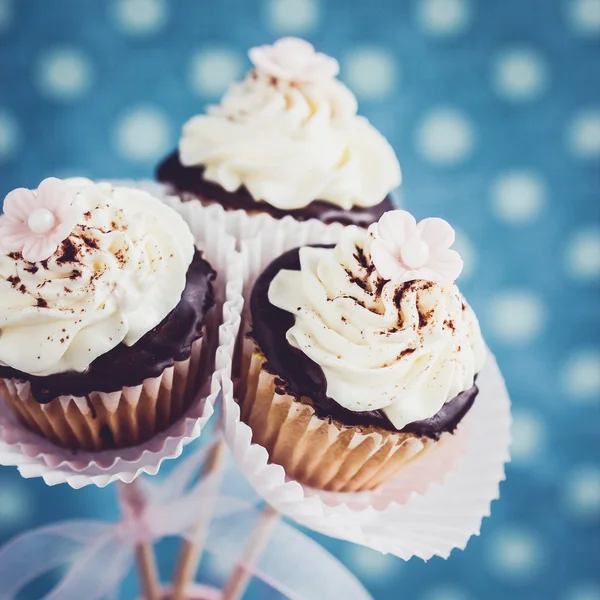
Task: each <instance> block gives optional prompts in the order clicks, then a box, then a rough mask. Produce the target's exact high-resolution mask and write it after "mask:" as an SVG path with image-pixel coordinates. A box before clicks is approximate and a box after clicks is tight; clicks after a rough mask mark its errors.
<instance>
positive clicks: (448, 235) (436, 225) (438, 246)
mask: <svg viewBox="0 0 600 600" xmlns="http://www.w3.org/2000/svg"><path fill="white" fill-rule="evenodd" d="M417 229H418V231H419V233H420V234H421V238H422V239H423V241H424V242H426V244H427V245H428V246H429V248H430V250H431V252H432V253H433V252H435V251H436V250H445V249H446V248H450V246H452V244H453V243H454V237H455V234H454V229H452V226H451V225H450V223H448V222H447V221H444V219H439V218H437V217H432V218H430V219H423V220H422V221H419V224H418V225H417Z"/></svg>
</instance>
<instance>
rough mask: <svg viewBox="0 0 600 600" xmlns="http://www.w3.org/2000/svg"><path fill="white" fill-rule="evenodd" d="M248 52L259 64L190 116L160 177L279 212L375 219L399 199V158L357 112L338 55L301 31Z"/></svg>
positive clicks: (233, 204) (213, 199)
mask: <svg viewBox="0 0 600 600" xmlns="http://www.w3.org/2000/svg"><path fill="white" fill-rule="evenodd" d="M249 55H250V59H251V61H252V62H253V64H254V69H253V70H252V71H250V73H249V74H248V75H247V76H246V78H245V79H244V80H243V81H242V82H240V83H235V84H234V85H232V86H231V88H230V90H229V91H228V92H227V93H226V94H225V96H224V97H223V99H222V100H221V104H220V105H218V106H212V107H210V108H209V109H208V112H207V114H204V115H199V116H195V117H193V118H192V119H191V120H190V121H188V122H187V123H186V124H185V125H184V127H183V134H182V136H181V139H180V141H179V150H178V151H175V152H174V153H173V154H172V155H171V156H169V157H168V158H167V159H166V160H165V161H164V162H163V163H162V164H161V165H160V166H159V167H158V170H157V178H158V180H159V181H161V182H164V183H167V184H169V185H170V186H171V187H172V188H174V190H175V191H176V192H177V193H179V194H181V195H182V196H184V197H185V198H196V199H199V200H200V201H201V202H202V203H203V204H205V205H208V204H215V203H216V204H220V205H221V206H223V208H224V209H226V210H236V209H241V210H244V211H246V212H247V213H249V214H251V215H254V214H260V213H268V214H270V215H272V216H273V217H275V218H278V219H279V218H282V217H284V216H286V215H292V216H293V217H294V218H296V219H297V220H299V221H304V220H307V219H310V218H315V219H320V220H321V221H324V222H326V223H331V222H340V223H344V224H355V225H359V226H368V225H369V224H371V223H373V222H375V221H377V219H378V218H379V217H380V216H381V215H382V214H383V213H384V212H385V211H387V210H390V209H391V208H393V204H392V201H391V199H390V196H389V193H390V191H392V190H393V189H394V188H396V187H397V186H398V185H400V180H401V174H400V166H399V164H398V160H397V159H396V156H395V154H394V151H393V149H392V147H391V146H390V144H389V143H388V142H387V141H386V139H385V138H384V137H383V136H382V135H381V134H380V133H379V132H378V131H377V130H376V129H375V128H374V127H373V126H372V125H371V124H370V123H369V122H368V121H367V120H366V119H365V118H364V117H360V116H358V115H357V102H356V98H355V97H354V95H353V94H352V92H350V90H349V89H348V88H347V87H346V86H345V85H344V84H343V83H341V82H340V81H338V80H337V79H336V78H335V76H336V75H337V73H338V71H339V66H338V63H337V61H336V60H335V59H333V58H330V57H328V56H325V55H324V54H321V53H319V52H315V50H314V48H313V46H312V45H311V44H309V43H308V42H305V41H303V40H300V39H296V38H283V39H281V40H279V41H278V42H277V43H275V44H274V45H273V46H262V47H259V48H253V49H252V50H250V53H249Z"/></svg>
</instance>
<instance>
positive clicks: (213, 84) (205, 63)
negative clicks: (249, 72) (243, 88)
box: [190, 48, 244, 96]
mask: <svg viewBox="0 0 600 600" xmlns="http://www.w3.org/2000/svg"><path fill="white" fill-rule="evenodd" d="M243 71H244V62H243V60H242V58H241V57H240V55H239V54H238V53H237V52H234V51H233V50H228V49H227V48H214V49H211V50H200V51H198V52H196V54H194V56H193V57H192V62H191V65H190V85H191V86H192V88H193V90H194V91H195V92H196V93H198V94H200V95H201V96H220V95H221V94H223V93H224V92H226V91H227V89H228V88H229V86H230V85H231V84H232V83H233V82H234V81H235V80H237V79H239V78H240V77H241V76H242V74H243Z"/></svg>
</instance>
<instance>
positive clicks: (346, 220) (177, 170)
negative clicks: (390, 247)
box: [156, 150, 394, 227]
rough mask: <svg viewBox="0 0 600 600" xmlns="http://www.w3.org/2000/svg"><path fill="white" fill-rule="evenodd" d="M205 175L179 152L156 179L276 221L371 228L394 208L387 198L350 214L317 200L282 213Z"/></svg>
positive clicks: (201, 167) (163, 165)
mask: <svg viewBox="0 0 600 600" xmlns="http://www.w3.org/2000/svg"><path fill="white" fill-rule="evenodd" d="M204 171H205V168H204V167H203V166H201V165H199V166H189V167H186V166H184V165H182V164H181V161H180V159H179V152H178V151H177V150H176V151H175V152H173V153H172V154H171V155H169V156H168V157H167V158H166V159H165V160H164V161H163V162H162V163H161V164H160V165H159V167H158V169H157V171H156V177H157V179H158V181H160V182H162V183H167V184H169V185H172V186H173V187H174V188H175V189H176V190H177V191H178V192H179V193H185V192H188V193H191V194H193V195H194V196H198V197H200V198H205V199H207V200H212V201H216V202H218V203H219V204H221V205H222V206H223V207H224V208H225V209H227V210H238V209H241V210H246V211H260V212H266V213H268V214H270V215H271V216H272V217H275V218H276V219H282V218H283V217H285V216H286V215H291V216H293V217H294V218H295V219H296V220H298V221H307V220H308V219H319V220H320V221H323V222H324V223H342V224H343V225H357V226H359V227H368V226H369V225H370V224H371V223H374V222H375V221H377V220H378V219H379V218H380V217H381V215H383V213H384V212H386V211H388V210H391V209H392V208H394V205H393V202H392V199H391V197H390V196H389V195H388V196H386V198H385V199H384V200H383V201H382V202H381V203H379V204H376V205H375V206H367V207H360V206H353V207H352V208H351V209H350V210H344V209H342V208H340V207H339V206H336V205H335V204H331V203H330V202H324V201H323V200H315V201H313V202H311V203H310V204H308V205H306V206H305V207H303V208H298V209H291V210H282V209H279V208H276V207H275V206H272V205H271V204H269V203H267V202H257V201H256V200H255V199H254V198H253V197H252V195H251V194H250V192H249V191H248V190H247V189H246V188H245V187H244V186H241V187H240V188H238V189H237V190H236V191H235V192H228V191H227V190H225V189H224V188H223V187H221V186H220V185H219V184H217V183H213V182H212V181H208V180H206V179H205V178H204Z"/></svg>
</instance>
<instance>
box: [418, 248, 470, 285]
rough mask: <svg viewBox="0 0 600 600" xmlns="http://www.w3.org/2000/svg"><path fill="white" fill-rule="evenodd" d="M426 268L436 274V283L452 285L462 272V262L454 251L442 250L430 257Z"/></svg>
mask: <svg viewBox="0 0 600 600" xmlns="http://www.w3.org/2000/svg"><path fill="white" fill-rule="evenodd" d="M426 266H427V267H428V268H429V269H431V270H432V271H434V272H435V273H436V274H437V281H441V282H445V283H452V282H453V281H456V280H457V279H458V277H459V275H460V274H461V272H462V270H463V260H462V258H461V257H460V254H459V253H458V252H457V251H456V250H443V251H441V252H437V253H436V254H434V255H432V256H431V257H430V260H429V262H428V263H427V265H426Z"/></svg>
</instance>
